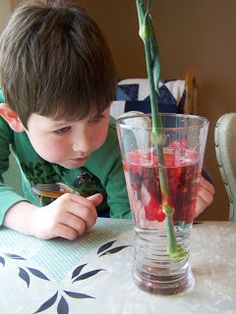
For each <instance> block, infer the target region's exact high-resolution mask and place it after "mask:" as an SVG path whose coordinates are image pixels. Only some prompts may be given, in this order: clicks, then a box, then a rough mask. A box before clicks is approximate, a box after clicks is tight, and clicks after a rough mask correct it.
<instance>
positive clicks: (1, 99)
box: [0, 88, 5, 103]
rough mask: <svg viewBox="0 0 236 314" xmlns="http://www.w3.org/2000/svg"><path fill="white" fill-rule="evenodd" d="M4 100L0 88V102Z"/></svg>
mask: <svg viewBox="0 0 236 314" xmlns="http://www.w3.org/2000/svg"><path fill="white" fill-rule="evenodd" d="M4 101H5V99H4V95H3V92H2V89H1V88H0V103H2V102H4Z"/></svg>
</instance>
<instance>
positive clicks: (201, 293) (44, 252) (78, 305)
mask: <svg viewBox="0 0 236 314" xmlns="http://www.w3.org/2000/svg"><path fill="white" fill-rule="evenodd" d="M133 235H134V234H133V228H132V222H131V221H129V220H119V219H107V218H99V219H98V221H97V223H96V225H95V226H94V227H93V228H92V229H91V230H90V231H89V232H87V233H86V234H85V235H83V236H82V237H81V238H79V239H77V240H75V241H72V242H70V241H67V240H63V239H55V240H50V241H43V240H39V239H35V238H33V237H28V236H24V235H22V234H19V233H17V232H15V231H13V230H8V229H5V228H3V229H1V230H0V282H1V285H0V313H1V314H5V313H6V314H11V313H12V314H13V313H14V314H18V313H20V314H22V313H23V314H27V313H39V312H40V313H45V314H46V313H63V314H66V313H72V314H73V313H76V314H77V313H82V314H84V313H85V314H87V313H88V314H89V313H99V314H100V313H103V314H108V313H109V314H152V313H155V314H156V313H160V314H170V313H171V314H172V313H181V314H185V313H186V314H187V313H188V314H189V313H202V314H208V313H209V314H210V313H227V314H235V313H236V223H230V222H204V223H201V224H196V225H194V227H193V229H192V231H191V242H192V245H191V247H192V268H193V274H194V277H195V280H196V283H195V286H194V288H193V289H191V290H189V291H187V292H185V293H183V294H180V295H176V296H157V295H152V294H149V293H147V292H144V291H142V290H140V289H138V288H137V287H136V286H135V285H134V283H133V281H132V277H131V271H132V258H133V247H132V243H133Z"/></svg>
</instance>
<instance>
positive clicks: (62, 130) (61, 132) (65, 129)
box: [53, 126, 71, 135]
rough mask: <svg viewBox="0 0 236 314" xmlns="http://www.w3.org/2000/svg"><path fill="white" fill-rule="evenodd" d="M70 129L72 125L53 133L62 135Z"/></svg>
mask: <svg viewBox="0 0 236 314" xmlns="http://www.w3.org/2000/svg"><path fill="white" fill-rule="evenodd" d="M70 129H71V127H70V126H66V127H64V128H61V129H58V130H55V131H53V133H55V134H58V135H61V134H64V133H66V132H68V131H69V130H70Z"/></svg>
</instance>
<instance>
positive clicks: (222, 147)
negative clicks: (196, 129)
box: [215, 113, 236, 221]
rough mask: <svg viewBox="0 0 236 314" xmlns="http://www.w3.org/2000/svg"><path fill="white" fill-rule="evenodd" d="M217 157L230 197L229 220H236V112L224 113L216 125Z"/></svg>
mask: <svg viewBox="0 0 236 314" xmlns="http://www.w3.org/2000/svg"><path fill="white" fill-rule="evenodd" d="M215 150H216V158H217V162H218V166H219V170H220V174H221V177H222V179H223V182H224V185H225V188H226V191H227V194H228V198H229V205H230V208H229V220H230V221H236V113H226V114H223V115H222V116H221V117H220V118H219V119H218V121H217V123H216V126H215Z"/></svg>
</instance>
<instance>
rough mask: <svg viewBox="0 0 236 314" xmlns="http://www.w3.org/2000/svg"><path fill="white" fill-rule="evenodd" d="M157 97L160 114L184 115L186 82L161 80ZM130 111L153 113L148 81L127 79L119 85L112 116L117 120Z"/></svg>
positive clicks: (112, 106)
mask: <svg viewBox="0 0 236 314" xmlns="http://www.w3.org/2000/svg"><path fill="white" fill-rule="evenodd" d="M156 97H157V101H158V108H159V111H160V112H170V113H183V111H184V101H185V81H183V80H161V81H160V83H159V95H156ZM128 111H141V112H144V113H150V112H151V108H150V97H149V86H148V80H147V79H126V80H122V81H120V82H119V83H118V85H117V92H116V98H115V101H114V102H113V103H112V105H111V115H113V116H114V117H115V118H117V117H118V116H119V115H120V114H122V113H124V112H128Z"/></svg>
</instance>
